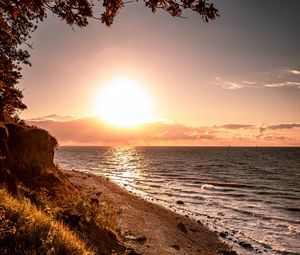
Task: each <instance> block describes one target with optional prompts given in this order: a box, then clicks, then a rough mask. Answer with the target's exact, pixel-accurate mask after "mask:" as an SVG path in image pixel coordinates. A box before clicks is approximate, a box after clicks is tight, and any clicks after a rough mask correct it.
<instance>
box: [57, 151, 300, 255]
mask: <svg viewBox="0 0 300 255" xmlns="http://www.w3.org/2000/svg"><path fill="white" fill-rule="evenodd" d="M55 161H56V163H57V164H58V165H59V166H60V167H62V168H64V169H74V170H78V171H85V172H91V173H94V174H101V175H104V176H107V177H109V179H111V180H112V181H114V182H116V183H117V184H119V185H121V186H123V187H124V188H125V189H127V190H129V191H130V192H133V193H135V194H137V195H139V196H142V197H144V198H145V199H147V200H151V201H153V202H155V203H158V204H161V205H163V206H165V207H167V208H169V209H171V210H174V211H176V212H178V213H181V214H184V215H187V216H188V217H190V218H193V219H195V220H200V221H202V223H204V224H205V225H207V226H208V227H209V228H210V229H212V230H214V231H216V232H218V233H219V235H220V237H221V238H222V239H223V240H224V241H225V242H227V243H229V244H230V245H232V246H233V248H234V250H235V251H236V252H237V253H238V254H245V255H248V254H300V148H260V147H256V148H255V147H252V148H246V147H240V148H238V147H231V148H229V147H228V148H226V147H134V148H126V147H60V148H59V149H58V150H57V151H56V155H55ZM178 201H182V202H183V204H182V203H180V204H178V203H177V202H178Z"/></svg>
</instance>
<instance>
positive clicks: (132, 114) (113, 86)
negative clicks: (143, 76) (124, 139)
mask: <svg viewBox="0 0 300 255" xmlns="http://www.w3.org/2000/svg"><path fill="white" fill-rule="evenodd" d="M97 100H98V104H97V105H98V106H97V112H98V114H97V115H98V116H99V117H100V118H101V119H102V120H104V121H105V122H107V123H108V124H111V125H114V126H119V127H134V126H137V125H139V124H141V123H144V122H149V121H151V120H152V119H153V115H152V108H151V104H150V100H149V96H148V94H147V93H146V91H145V90H144V89H143V88H142V87H141V86H138V85H137V84H135V83H134V82H133V81H131V80H128V79H116V80H113V81H111V82H109V83H107V84H105V85H104V86H103V87H102V88H101V89H100V92H99V96H98V98H97Z"/></svg>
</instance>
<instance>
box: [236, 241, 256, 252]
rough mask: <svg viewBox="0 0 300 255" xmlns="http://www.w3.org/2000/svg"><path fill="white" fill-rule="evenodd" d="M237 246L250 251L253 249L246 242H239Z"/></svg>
mask: <svg viewBox="0 0 300 255" xmlns="http://www.w3.org/2000/svg"><path fill="white" fill-rule="evenodd" d="M239 245H240V246H242V247H244V248H245V249H250V250H252V249H253V247H252V245H251V244H250V243H246V242H243V241H241V242H239Z"/></svg>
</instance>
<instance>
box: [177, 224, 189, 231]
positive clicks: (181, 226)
mask: <svg viewBox="0 0 300 255" xmlns="http://www.w3.org/2000/svg"><path fill="white" fill-rule="evenodd" d="M177 227H178V228H179V229H180V230H181V231H182V232H183V233H185V234H187V229H186V227H185V225H184V224H183V223H182V222H180V223H178V224H177Z"/></svg>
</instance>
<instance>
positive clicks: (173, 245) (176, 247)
mask: <svg viewBox="0 0 300 255" xmlns="http://www.w3.org/2000/svg"><path fill="white" fill-rule="evenodd" d="M171 247H172V248H174V249H175V250H177V251H179V250H180V247H179V246H178V245H177V244H172V245H171Z"/></svg>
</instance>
